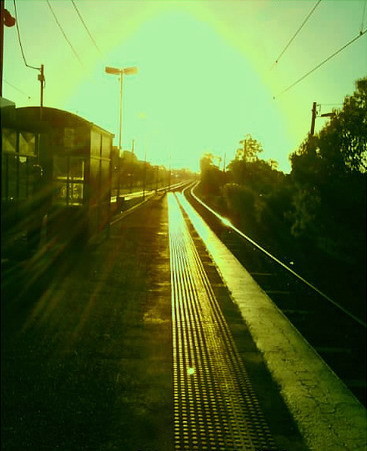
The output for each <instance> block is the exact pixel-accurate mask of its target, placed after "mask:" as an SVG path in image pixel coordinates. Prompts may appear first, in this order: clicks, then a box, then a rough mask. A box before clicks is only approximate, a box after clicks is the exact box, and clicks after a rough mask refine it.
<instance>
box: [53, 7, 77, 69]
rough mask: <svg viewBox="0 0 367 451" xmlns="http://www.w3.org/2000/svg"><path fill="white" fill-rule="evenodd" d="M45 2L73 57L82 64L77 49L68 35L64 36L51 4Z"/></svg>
mask: <svg viewBox="0 0 367 451" xmlns="http://www.w3.org/2000/svg"><path fill="white" fill-rule="evenodd" d="M46 2H47V4H48V6H49V8H50V10H51V12H52V15H53V16H54V19H55V22H56V23H57V25H58V27H59V28H60V31H61V33H62V35H63V36H64V38H65V40H66V42H67V43H68V44H69V46H70V48H71V50H72V51H73V53H74V55H75V57H76V58H77V60H78V61H79V63H80V64H81V65H82V66H83V63H82V60H81V59H80V56H79V55H78V53H77V51H76V50H75V48H74V47H73V45H72V43H71V42H70V40H69V39H68V37H67V36H66V34H65V31H64V29H63V28H62V26H61V24H60V22H59V21H58V19H57V17H56V14H55V12H54V10H53V9H52V6H51V4H50V2H49V0H46Z"/></svg>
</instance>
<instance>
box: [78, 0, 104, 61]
mask: <svg viewBox="0 0 367 451" xmlns="http://www.w3.org/2000/svg"><path fill="white" fill-rule="evenodd" d="M71 3H72V4H73V6H74V8H75V11H76V12H77V14H78V16H79V19H80V21H81V22H82V24H83V25H84V28H85V29H86V31H87V33H88V35H89V37H90V38H91V40H92V42H93V44H94V47H95V48H96V49H97V50H98V52H99V53H100V54H101V50H100V49H99V47H98V45H97V43H96V41H95V39H94V38H93V36H92V33H91V32H90V31H89V29H88V27H87V24H86V23H85V21H84V19H83V17H82V15H81V14H80V11H79V9H78V8H77V6H76V4H75V2H74V0H71Z"/></svg>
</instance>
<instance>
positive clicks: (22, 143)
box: [19, 132, 36, 155]
mask: <svg viewBox="0 0 367 451" xmlns="http://www.w3.org/2000/svg"><path fill="white" fill-rule="evenodd" d="M19 153H20V154H21V155H35V154H36V135H35V134H34V133H28V132H19Z"/></svg>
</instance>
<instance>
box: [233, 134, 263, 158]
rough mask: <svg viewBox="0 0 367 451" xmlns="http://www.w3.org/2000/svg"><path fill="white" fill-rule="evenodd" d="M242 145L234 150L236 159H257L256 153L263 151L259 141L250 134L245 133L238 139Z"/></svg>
mask: <svg viewBox="0 0 367 451" xmlns="http://www.w3.org/2000/svg"><path fill="white" fill-rule="evenodd" d="M240 144H242V147H241V148H240V149H238V150H237V152H236V160H242V161H245V162H252V161H255V160H257V159H258V154H259V153H261V152H262V151H263V148H262V146H261V144H260V142H259V141H257V140H256V139H254V138H253V137H252V136H251V135H250V134H247V135H246V136H245V138H244V139H243V140H241V141H240Z"/></svg>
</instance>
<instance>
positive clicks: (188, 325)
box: [168, 193, 277, 451]
mask: <svg viewBox="0 0 367 451" xmlns="http://www.w3.org/2000/svg"><path fill="white" fill-rule="evenodd" d="M168 202H169V237H170V261H171V281H172V319H173V366H174V368H173V377H174V385H173V386H174V434H175V437H174V440H175V449H176V450H258V451H259V450H276V449H277V448H276V446H275V443H274V440H273V438H272V436H271V434H270V431H269V428H268V426H267V424H266V421H265V419H264V416H263V414H262V411H261V408H260V406H259V403H258V401H257V399H256V396H255V394H254V392H253V389H252V387H251V383H250V381H249V378H248V376H247V374H246V370H245V368H244V365H243V363H242V360H241V358H240V356H239V354H238V352H237V350H236V347H235V344H234V341H233V338H232V336H231V333H230V331H229V328H228V325H227V323H226V321H225V319H224V317H223V314H222V312H221V310H220V307H219V304H218V301H217V300H216V298H215V295H214V293H213V290H212V288H211V286H210V282H209V280H208V277H207V275H206V273H205V270H204V267H203V264H202V262H201V260H200V257H199V255H198V252H197V250H196V247H195V245H194V242H193V240H192V238H191V236H190V232H189V230H188V228H187V225H186V223H185V219H184V217H183V215H182V212H181V210H180V207H179V204H178V201H177V198H176V197H175V195H174V194H172V193H169V195H168Z"/></svg>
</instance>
